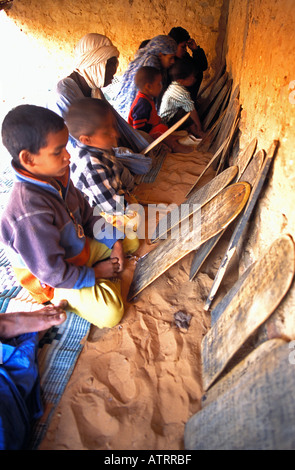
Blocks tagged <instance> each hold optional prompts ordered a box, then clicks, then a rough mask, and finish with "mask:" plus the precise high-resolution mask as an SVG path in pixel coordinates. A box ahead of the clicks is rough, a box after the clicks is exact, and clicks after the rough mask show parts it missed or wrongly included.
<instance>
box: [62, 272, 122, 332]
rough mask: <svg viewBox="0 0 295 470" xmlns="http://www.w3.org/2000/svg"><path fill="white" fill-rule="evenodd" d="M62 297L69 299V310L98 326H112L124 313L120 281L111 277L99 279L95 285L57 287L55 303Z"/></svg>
mask: <svg viewBox="0 0 295 470" xmlns="http://www.w3.org/2000/svg"><path fill="white" fill-rule="evenodd" d="M61 299H66V300H67V301H68V309H69V311H71V312H74V313H76V314H77V315H79V316H81V317H82V318H85V320H87V321H89V322H90V323H92V324H93V325H95V326H97V327H98V328H112V327H113V326H115V325H117V324H118V323H119V322H120V320H121V319H122V317H123V314H124V305H123V300H122V297H121V292H120V282H112V281H111V280H109V279H99V280H97V283H96V284H95V285H94V286H92V287H85V288H83V289H55V291H54V299H53V301H54V303H55V302H58V301H60V300H61Z"/></svg>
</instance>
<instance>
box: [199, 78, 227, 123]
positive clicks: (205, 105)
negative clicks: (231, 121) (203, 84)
mask: <svg viewBox="0 0 295 470" xmlns="http://www.w3.org/2000/svg"><path fill="white" fill-rule="evenodd" d="M227 81H228V72H224V73H223V74H222V72H221V75H220V76H219V77H216V79H214V82H213V83H212V86H211V90H209V93H207V95H208V96H207V98H203V99H202V103H199V107H198V110H199V115H200V116H201V117H202V119H203V118H204V116H205V114H206V112H207V110H208V109H209V108H210V106H212V103H213V102H214V100H215V98H216V97H217V95H218V94H219V93H220V91H221V90H222V88H223V87H224V85H225V84H226V82H227ZM208 85H209V86H210V84H208ZM204 92H205V89H204V90H202V94H203V95H204V94H205V93H204Z"/></svg>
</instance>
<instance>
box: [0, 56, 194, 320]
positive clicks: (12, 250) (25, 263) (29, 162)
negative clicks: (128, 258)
mask: <svg viewBox="0 0 295 470" xmlns="http://www.w3.org/2000/svg"><path fill="white" fill-rule="evenodd" d="M171 73H172V77H173V81H172V83H171V84H170V85H169V87H168V89H167V90H166V92H165V94H164V96H163V99H162V105H161V109H160V116H159V115H158V113H157V110H156V108H155V105H154V101H153V99H154V98H155V97H157V96H158V95H159V93H160V92H161V89H162V77H161V73H160V72H159V70H158V69H156V68H153V67H150V66H144V67H141V68H140V69H139V70H138V71H137V73H136V76H135V82H136V86H137V88H138V90H139V91H138V94H137V96H136V98H135V100H134V102H133V104H132V107H131V109H130V113H129V118H128V120H129V123H130V124H131V125H132V126H133V127H134V128H135V129H137V130H142V131H145V132H147V133H148V134H150V135H151V136H152V138H153V139H155V138H157V137H158V136H159V135H162V134H163V133H164V132H165V131H166V130H167V129H168V126H171V125H172V124H173V123H175V122H176V121H177V120H178V119H179V118H180V117H182V116H183V115H184V114H186V113H188V112H189V113H190V118H189V122H188V123H187V126H188V130H189V132H192V133H193V134H194V135H198V136H201V135H202V128H201V123H200V120H199V118H198V114H197V111H196V109H195V106H194V103H193V101H192V100H191V98H190V96H189V93H188V91H187V90H186V86H190V85H192V84H193V82H194V74H193V70H192V68H191V67H190V66H189V65H187V64H186V63H182V62H181V61H177V63H176V64H175V65H174V66H173V68H172V69H171ZM69 133H70V135H71V136H72V137H74V138H75V140H76V141H77V144H78V146H79V155H78V157H76V160H75V161H74V162H72V167H71V171H72V173H71V176H72V180H71V179H70V155H69V153H68V151H67V149H66V146H67V142H68V137H69ZM2 140H3V144H4V146H5V147H6V148H7V149H8V151H9V152H10V154H11V156H12V166H13V169H14V172H15V180H16V183H15V185H14V187H13V190H12V194H11V197H10V199H9V202H8V204H7V206H6V208H5V210H4V213H3V215H2V219H1V224H0V240H1V242H2V243H4V244H5V245H6V246H7V249H8V252H9V258H10V260H11V263H12V266H13V268H14V271H15V274H16V277H17V279H18V281H19V283H20V284H21V285H22V286H23V287H25V288H26V289H27V290H28V291H29V292H30V293H31V295H32V296H33V298H35V299H36V300H37V301H38V302H39V303H54V304H56V303H59V302H60V301H62V300H66V301H67V302H68V308H69V310H70V311H73V312H75V313H77V314H78V315H81V316H82V317H84V318H85V319H87V320H88V321H89V322H90V323H92V324H94V325H96V326H98V327H99V328H104V327H112V326H114V325H116V324H117V323H118V322H119V321H120V320H121V318H122V316H123V311H124V306H123V300H122V296H121V292H120V282H119V281H118V279H116V278H118V273H120V272H121V271H122V270H123V267H124V256H125V255H126V253H134V252H135V251H136V250H137V249H138V247H139V241H138V238H137V237H128V236H126V233H124V230H122V227H121V229H120V230H118V228H120V224H121V226H122V225H123V226H124V224H125V223H126V220H125V219H126V217H127V219H129V216H128V211H127V212H126V207H127V208H128V201H129V197H130V195H129V191H130V190H132V189H133V187H134V179H133V176H132V174H131V173H130V172H129V170H128V169H127V168H126V167H124V166H123V165H122V164H121V163H120V162H119V161H118V160H117V158H116V156H115V154H114V151H113V148H114V147H116V146H117V140H118V130H117V127H116V123H115V119H114V115H113V113H112V111H111V106H110V104H109V103H108V102H107V101H106V100H99V99H93V98H82V99H78V100H76V101H75V102H74V103H73V104H72V105H71V106H70V108H69V110H68V112H67V114H66V116H65V120H64V119H63V118H62V117H60V116H58V115H57V114H55V113H54V112H53V111H51V110H49V109H46V108H42V107H39V106H35V105H20V106H18V107H16V108H14V109H12V110H11V111H10V112H9V113H8V114H7V116H6V117H5V119H4V121H3V124H2ZM165 142H166V143H167V145H168V146H170V147H171V149H172V150H173V151H174V152H184V153H185V152H187V151H188V150H187V149H188V148H187V147H186V146H183V145H182V144H180V143H179V142H178V141H177V140H176V138H175V137H173V136H169V137H167V138H166V140H165ZM189 151H191V149H189ZM110 213H111V214H112V217H113V218H112V221H111V222H112V223H111V224H109V223H108V217H107V215H108V214H110ZM126 214H127V215H126ZM102 215H103V216H104V217H102ZM133 216H134V215H131V216H130V217H133ZM114 217H115V220H114Z"/></svg>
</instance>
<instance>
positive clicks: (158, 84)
mask: <svg viewBox="0 0 295 470" xmlns="http://www.w3.org/2000/svg"><path fill="white" fill-rule="evenodd" d="M162 87H163V85H162V74H159V75H157V76H156V78H155V80H154V81H153V83H148V86H147V90H148V94H149V95H150V96H151V97H152V98H156V97H157V96H159V94H160V93H161V91H162Z"/></svg>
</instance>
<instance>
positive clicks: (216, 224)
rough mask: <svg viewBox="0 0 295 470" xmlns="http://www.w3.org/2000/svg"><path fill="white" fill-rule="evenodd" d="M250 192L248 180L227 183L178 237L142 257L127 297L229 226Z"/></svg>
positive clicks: (137, 292) (137, 291) (167, 240)
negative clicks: (246, 181) (228, 184)
mask: <svg viewBox="0 0 295 470" xmlns="http://www.w3.org/2000/svg"><path fill="white" fill-rule="evenodd" d="M249 194H250V185H249V184H248V183H235V184H232V185H230V186H228V187H227V188H225V189H223V190H222V191H221V192H220V193H219V194H218V195H217V196H215V197H214V198H213V199H211V201H209V202H208V203H207V204H205V206H203V207H202V209H201V216H200V217H197V218H196V217H195V218H193V217H192V218H190V220H189V221H188V222H187V223H186V224H185V226H184V228H183V233H181V235H180V236H179V237H178V238H176V239H172V238H168V239H166V240H163V241H162V242H161V243H160V244H159V245H158V246H157V247H156V248H155V249H154V250H153V251H151V252H150V253H148V254H146V255H145V256H144V257H142V258H141V259H139V261H138V262H137V265H136V268H135V272H134V277H133V281H132V283H131V286H130V290H129V295H128V300H131V299H133V298H134V297H135V296H136V295H137V294H139V293H140V292H141V291H142V290H143V289H144V288H145V287H147V286H148V285H149V284H151V283H152V282H153V281H154V280H155V279H157V278H158V277H159V276H160V275H161V274H163V273H164V272H165V271H166V270H167V269H169V268H170V267H171V266H173V265H174V264H175V263H176V262H177V261H179V260H180V259H181V258H183V257H184V256H185V255H187V254H188V253H190V252H191V251H192V250H194V249H196V248H197V247H198V246H199V245H200V244H201V243H204V242H205V241H206V240H208V239H209V238H210V237H212V236H214V235H215V234H216V233H218V232H220V231H221V230H223V229H224V228H225V227H227V226H228V225H229V224H230V223H231V221H232V220H234V219H235V218H236V217H237V216H238V215H239V214H240V212H241V211H242V210H243V208H244V206H245V204H246V202H247V200H248V198H249Z"/></svg>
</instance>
